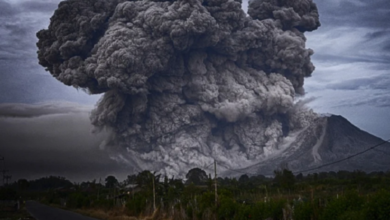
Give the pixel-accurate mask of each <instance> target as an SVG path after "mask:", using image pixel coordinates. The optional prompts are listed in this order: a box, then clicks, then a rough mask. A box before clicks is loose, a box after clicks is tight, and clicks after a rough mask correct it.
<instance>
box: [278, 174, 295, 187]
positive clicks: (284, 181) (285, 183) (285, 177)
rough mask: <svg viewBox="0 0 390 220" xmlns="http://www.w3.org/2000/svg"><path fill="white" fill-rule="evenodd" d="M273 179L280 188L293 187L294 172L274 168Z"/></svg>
mask: <svg viewBox="0 0 390 220" xmlns="http://www.w3.org/2000/svg"><path fill="white" fill-rule="evenodd" d="M274 174H275V179H274V181H275V182H276V183H277V184H278V185H279V186H280V187H281V188H282V189H293V188H294V185H295V176H294V174H293V173H292V172H291V171H290V170H288V169H283V170H275V171H274Z"/></svg>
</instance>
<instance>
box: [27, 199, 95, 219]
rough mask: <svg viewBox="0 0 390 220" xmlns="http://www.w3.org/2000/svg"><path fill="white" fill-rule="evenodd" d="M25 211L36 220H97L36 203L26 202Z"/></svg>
mask: <svg viewBox="0 0 390 220" xmlns="http://www.w3.org/2000/svg"><path fill="white" fill-rule="evenodd" d="M26 210H27V212H28V213H30V214H31V216H32V217H34V218H35V219H36V220H97V219H96V218H91V217H86V216H83V215H80V214H77V213H74V212H70V211H65V210H62V209H57V208H53V207H50V206H46V205H42V204H40V203H38V202H34V201H28V202H26Z"/></svg>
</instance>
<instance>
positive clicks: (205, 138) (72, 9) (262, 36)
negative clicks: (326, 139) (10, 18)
mask: <svg viewBox="0 0 390 220" xmlns="http://www.w3.org/2000/svg"><path fill="white" fill-rule="evenodd" d="M240 2H241V1H238V0H236V1H234V0H176V1H174V0H166V1H164V0H143V1H124V0H83V1H79V0H68V1H63V2H61V3H60V4H59V6H58V9H57V10H56V11H55V13H54V15H53V17H52V18H51V23H50V25H49V27H48V29H46V30H41V31H39V32H38V33H37V36H38V38H39V42H38V43H37V46H38V48H39V51H38V58H39V63H40V64H41V65H42V66H44V67H45V68H46V70H48V71H49V72H50V73H51V74H52V75H53V76H54V77H55V78H57V79H58V80H59V81H61V82H63V83H64V84H66V85H69V86H74V87H76V88H83V89H85V90H86V91H88V92H89V93H91V94H98V93H104V95H103V97H102V99H101V100H100V101H99V103H98V104H97V106H96V108H95V109H94V110H93V112H92V113H91V121H92V124H93V125H95V126H96V127H97V128H100V129H103V128H105V129H108V130H109V131H110V132H111V133H112V136H111V139H110V140H108V143H109V144H108V145H109V146H115V147H116V148H115V149H117V150H118V151H121V150H120V149H125V150H126V152H128V153H127V154H126V155H124V157H125V158H127V160H128V161H129V163H131V164H132V165H134V166H138V167H139V168H140V169H156V168H159V169H160V171H162V172H165V173H166V174H174V175H182V174H183V172H186V171H187V170H188V168H191V167H196V166H198V167H203V166H204V165H205V164H209V163H211V162H212V161H213V158H216V159H217V160H218V161H220V163H224V164H225V165H226V167H231V168H240V167H243V166H246V165H249V164H251V163H253V162H255V161H259V160H261V159H262V158H264V157H265V156H266V155H267V154H269V153H270V152H272V151H273V150H275V149H277V148H278V143H280V142H281V141H282V140H283V137H285V136H287V135H288V134H289V133H290V132H292V131H294V130H298V129H300V128H302V127H303V126H305V125H306V123H307V122H308V121H310V120H311V119H312V118H313V117H315V115H314V114H311V113H310V112H307V111H305V110H303V109H301V108H299V109H298V108H296V107H295V105H294V96H295V94H296V93H303V88H302V86H303V83H304V77H307V76H310V74H311V73H312V72H313V70H314V66H313V64H312V63H311V62H310V56H311V55H312V54H313V51H312V50H310V49H306V48H305V40H306V39H305V36H304V34H303V33H304V32H305V31H312V30H315V29H316V28H317V27H318V26H319V25H320V23H319V19H318V11H317V8H316V5H315V4H314V3H313V2H312V1H311V0H294V1H291V0H258V1H255V0H253V1H251V2H250V3H249V10H248V14H249V16H247V15H246V14H245V13H244V12H243V11H242V9H241V3H240ZM145 162H147V163H145Z"/></svg>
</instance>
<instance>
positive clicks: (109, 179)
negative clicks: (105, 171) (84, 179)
mask: <svg viewBox="0 0 390 220" xmlns="http://www.w3.org/2000/svg"><path fill="white" fill-rule="evenodd" d="M105 181H106V187H107V188H114V186H115V185H116V184H118V180H117V179H116V178H115V176H107V177H106V179H105Z"/></svg>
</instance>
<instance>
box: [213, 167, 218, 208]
mask: <svg viewBox="0 0 390 220" xmlns="http://www.w3.org/2000/svg"><path fill="white" fill-rule="evenodd" d="M214 172H215V175H214V177H215V178H214V181H215V207H217V206H218V191H217V160H215V159H214Z"/></svg>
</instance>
